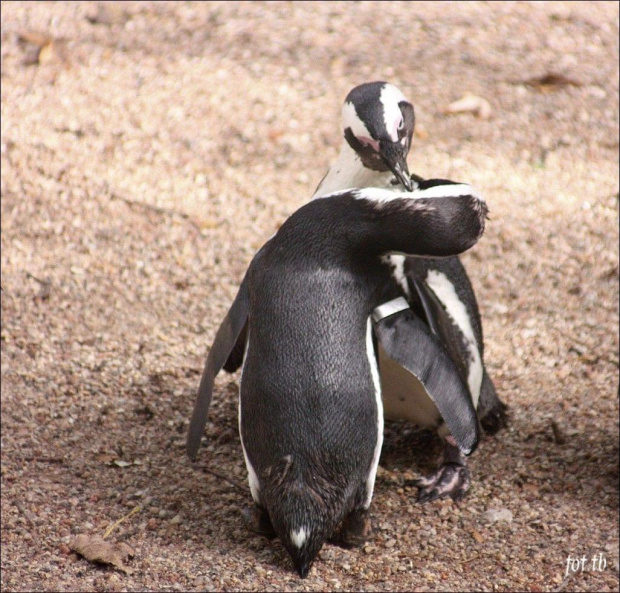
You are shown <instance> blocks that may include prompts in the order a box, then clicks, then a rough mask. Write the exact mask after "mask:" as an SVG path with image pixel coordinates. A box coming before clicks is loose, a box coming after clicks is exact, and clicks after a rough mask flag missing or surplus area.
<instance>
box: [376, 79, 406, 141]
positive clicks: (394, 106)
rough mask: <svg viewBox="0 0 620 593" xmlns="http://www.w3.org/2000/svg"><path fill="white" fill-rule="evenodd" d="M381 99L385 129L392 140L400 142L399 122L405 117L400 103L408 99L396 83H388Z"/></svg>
mask: <svg viewBox="0 0 620 593" xmlns="http://www.w3.org/2000/svg"><path fill="white" fill-rule="evenodd" d="M379 100H380V101H381V103H382V105H383V118H384V121H385V129H386V130H387V132H388V134H389V135H390V138H391V139H392V142H398V124H399V123H400V120H401V119H402V118H403V114H402V112H401V110H400V107H399V106H398V104H399V103H400V102H401V101H406V100H407V99H405V96H404V95H403V94H402V93H401V92H400V91H399V90H398V89H397V88H396V87H395V86H394V85H392V84H386V85H385V86H384V87H383V89H382V91H381V96H380V97H379Z"/></svg>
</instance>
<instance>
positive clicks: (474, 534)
mask: <svg viewBox="0 0 620 593" xmlns="http://www.w3.org/2000/svg"><path fill="white" fill-rule="evenodd" d="M471 535H472V537H473V538H474V539H475V540H476V541H477V542H478V543H479V544H481V543H482V542H483V541H484V537H483V536H482V534H481V533H480V532H479V531H476V530H475V529H472V532H471Z"/></svg>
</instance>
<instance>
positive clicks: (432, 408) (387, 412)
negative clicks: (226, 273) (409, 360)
mask: <svg viewBox="0 0 620 593" xmlns="http://www.w3.org/2000/svg"><path fill="white" fill-rule="evenodd" d="M379 371H380V374H381V397H382V399H383V415H384V418H385V419H386V420H407V421H409V422H414V423H415V424H418V425H419V426H436V425H437V424H438V422H439V421H440V419H441V415H440V414H439V410H437V406H436V405H435V404H434V402H433V400H432V399H431V398H430V397H429V396H428V393H427V392H426V390H425V389H424V387H423V386H422V383H420V381H418V379H416V377H415V376H414V375H412V374H411V373H410V372H409V371H407V370H406V369H404V368H403V367H402V366H400V365H399V364H398V363H397V362H394V361H393V360H392V359H391V358H389V357H388V356H387V355H386V354H385V350H383V348H382V347H381V345H379Z"/></svg>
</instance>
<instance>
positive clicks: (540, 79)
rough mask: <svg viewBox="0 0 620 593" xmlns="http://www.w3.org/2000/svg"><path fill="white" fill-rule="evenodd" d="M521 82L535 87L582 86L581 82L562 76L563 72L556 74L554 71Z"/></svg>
mask: <svg viewBox="0 0 620 593" xmlns="http://www.w3.org/2000/svg"><path fill="white" fill-rule="evenodd" d="M523 84H528V85H530V86H536V87H554V86H558V87H559V86H583V84H582V83H581V82H579V81H578V80H575V79H573V78H568V76H564V75H563V74H556V73H554V72H549V73H547V74H545V75H544V76H537V77H536V78H530V79H529V80H526V81H524V83H523Z"/></svg>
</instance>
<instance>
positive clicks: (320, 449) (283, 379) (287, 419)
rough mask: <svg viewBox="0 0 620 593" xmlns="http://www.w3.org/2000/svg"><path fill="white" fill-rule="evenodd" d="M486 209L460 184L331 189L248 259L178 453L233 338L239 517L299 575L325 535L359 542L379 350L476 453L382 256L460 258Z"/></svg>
mask: <svg viewBox="0 0 620 593" xmlns="http://www.w3.org/2000/svg"><path fill="white" fill-rule="evenodd" d="M486 210H487V209H486V203H485V202H484V200H483V199H482V198H481V197H480V196H479V195H478V194H477V193H476V192H475V190H473V188H471V187H470V186H467V185H465V184H437V185H432V184H430V185H428V187H426V188H423V189H417V190H415V191H412V192H408V191H394V190H393V189H385V188H362V189H352V190H344V191H340V192H335V193H332V194H329V195H326V196H324V197H323V198H322V199H320V200H313V201H311V202H309V203H307V204H306V205H304V206H302V207H301V208H300V209H298V210H297V211H296V212H295V213H293V214H292V215H291V216H290V217H289V218H288V219H287V220H286V221H285V222H284V223H283V224H282V226H281V227H280V228H279V229H278V231H277V232H276V234H275V235H274V236H273V237H272V238H271V239H270V240H269V241H267V243H266V244H265V245H264V246H263V247H262V248H261V249H260V250H259V252H258V253H257V254H256V256H255V257H254V258H253V260H252V262H251V263H250V266H249V268H248V270H247V272H246V274H245V276H244V278H243V280H242V282H241V285H240V288H239V291H238V294H237V296H236V297H235V300H234V301H233V303H232V305H231V308H230V310H229V311H228V314H227V315H226V317H225V318H224V320H223V322H222V324H221V326H220V328H219V330H218V332H217V334H216V336H215V339H214V342H213V345H212V347H211V349H210V351H209V355H208V357H207V362H206V365H205V368H204V371H203V375H202V378H201V382H200V387H199V390H198V395H197V397H196V402H195V405H194V410H193V413H192V418H191V421H190V426H189V432H188V439H187V452H188V455H189V456H190V458H192V459H195V457H196V454H197V452H198V448H199V446H200V442H201V438H202V434H203V430H204V427H205V424H206V420H207V416H208V410H209V405H210V401H211V397H212V392H213V384H214V379H215V376H216V375H217V374H218V372H219V371H220V370H221V368H222V367H224V365H225V364H228V363H230V358H231V356H232V357H234V356H235V354H234V351H235V350H236V349H237V344H238V342H239V339H240V337H241V336H242V334H244V333H245V338H244V344H245V347H244V356H243V362H242V372H241V381H240V390H239V431H240V437H241V444H242V449H243V455H244V459H245V463H246V467H247V470H248V479H249V484H250V491H251V495H252V499H253V501H254V505H253V506H252V507H251V508H250V509H248V510H247V511H246V512H245V513H244V517H245V519H246V522H247V524H248V526H249V527H250V528H252V529H254V530H255V531H257V532H259V533H262V534H263V535H266V536H267V537H274V536H278V537H279V538H280V540H281V542H282V544H283V545H284V547H285V548H286V550H287V551H288V553H289V555H290V557H291V559H292V561H293V564H294V566H295V568H296V570H297V572H298V574H299V575H300V577H301V578H304V577H306V576H307V574H308V571H309V570H310V567H311V566H312V563H313V561H314V559H315V558H316V556H317V554H318V552H319V551H320V549H321V547H322V546H323V544H324V542H325V541H326V540H327V539H328V538H331V539H333V540H335V541H337V542H339V543H341V544H342V545H345V546H358V545H361V544H362V543H363V541H364V539H365V538H366V537H367V535H368V534H369V533H370V519H369V509H370V504H371V500H372V496H373V489H374V482H375V477H376V472H377V467H378V463H379V457H380V453H381V447H382V442H383V417H384V412H383V401H382V398H381V380H380V376H379V366H378V361H379V349H380V348H381V349H383V351H384V352H385V353H387V355H394V356H396V357H397V360H398V362H399V364H401V365H402V366H403V368H406V369H408V371H409V372H410V373H411V374H412V375H415V376H418V377H419V378H420V381H421V383H422V384H423V385H426V386H427V387H428V393H429V394H430V397H432V398H433V401H434V402H435V405H436V406H437V408H438V409H439V410H440V413H441V415H442V417H443V418H444V420H445V422H446V424H447V426H448V427H449V429H450V433H451V435H452V438H453V439H454V443H455V447H456V448H457V449H458V451H459V454H462V455H467V454H470V453H471V452H472V451H473V450H474V449H475V447H476V445H477V443H478V439H479V436H480V434H479V425H478V419H477V415H476V410H475V408H474V406H473V404H472V400H471V398H470V397H469V394H468V389H467V386H466V385H465V383H464V381H463V380H462V378H461V376H460V374H459V373H458V371H457V370H456V367H455V366H454V365H453V364H450V360H449V357H448V354H447V353H446V351H445V349H444V348H443V346H442V344H441V341H440V339H439V338H438V337H437V336H436V335H435V334H434V333H433V332H432V331H431V329H430V328H429V327H428V326H427V325H426V324H425V323H423V322H422V321H421V319H420V318H419V317H418V316H416V315H415V314H414V313H413V311H412V309H411V308H410V306H409V303H408V302H407V301H406V300H405V299H404V298H402V297H400V301H398V299H391V300H389V301H387V302H386V287H389V286H390V278H391V271H390V269H389V268H388V267H387V266H385V265H384V263H383V262H382V259H381V258H382V257H383V256H385V255H388V254H391V253H407V254H413V255H416V256H420V257H448V256H453V255H455V254H458V253H462V252H463V251H465V250H467V249H469V248H470V247H472V246H473V245H474V244H475V243H476V242H477V241H478V239H479V238H480V236H481V235H482V233H483V231H484V224H485V216H486ZM416 346H417V348H416ZM418 350H421V351H422V355H420V354H419V352H418Z"/></svg>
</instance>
